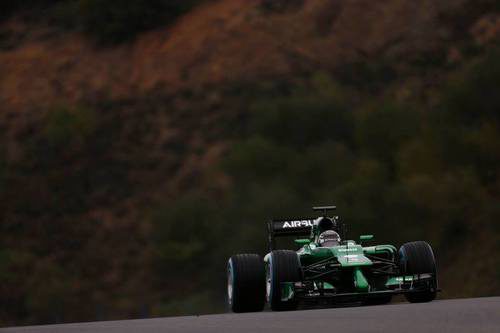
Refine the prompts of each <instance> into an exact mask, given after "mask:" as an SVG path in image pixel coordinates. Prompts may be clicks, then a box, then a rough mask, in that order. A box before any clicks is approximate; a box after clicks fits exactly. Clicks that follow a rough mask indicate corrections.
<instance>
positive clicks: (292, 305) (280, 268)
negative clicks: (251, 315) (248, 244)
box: [266, 250, 302, 311]
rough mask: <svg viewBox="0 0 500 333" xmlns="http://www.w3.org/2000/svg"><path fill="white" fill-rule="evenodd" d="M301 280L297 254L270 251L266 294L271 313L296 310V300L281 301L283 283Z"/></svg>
mask: <svg viewBox="0 0 500 333" xmlns="http://www.w3.org/2000/svg"><path fill="white" fill-rule="evenodd" d="M301 280H302V269H301V266H300V261H299V257H298V255H297V253H296V252H295V251H290V250H275V251H272V252H271V254H270V256H269V260H268V262H267V266H266V283H267V286H266V293H267V299H268V302H269V304H270V306H271V309H272V310H273V311H290V310H295V309H296V308H297V299H296V298H294V297H292V298H291V299H288V300H283V296H284V295H283V286H282V283H283V282H299V281H301Z"/></svg>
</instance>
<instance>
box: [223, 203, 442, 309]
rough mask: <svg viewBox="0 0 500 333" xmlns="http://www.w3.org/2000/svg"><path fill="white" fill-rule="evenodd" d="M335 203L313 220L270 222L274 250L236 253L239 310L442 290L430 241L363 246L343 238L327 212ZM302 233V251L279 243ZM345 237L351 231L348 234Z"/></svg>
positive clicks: (427, 296)
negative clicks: (398, 245) (278, 244)
mask: <svg viewBox="0 0 500 333" xmlns="http://www.w3.org/2000/svg"><path fill="white" fill-rule="evenodd" d="M332 209H335V206H324V207H314V210H316V211H323V215H322V216H320V217H318V218H314V219H289V220H272V221H270V222H269V224H268V227H269V245H270V252H269V253H268V254H266V255H265V257H264V258H262V257H261V256H259V255H258V254H237V255H234V256H232V257H231V258H230V259H229V262H228V268H227V277H228V282H227V292H228V303H229V307H230V308H231V310H232V311H233V312H250V311H262V310H263V308H264V306H265V303H266V301H267V303H269V305H270V308H271V309H272V310H274V311H283V310H294V309H296V308H297V306H298V305H299V304H302V303H304V304H320V305H322V304H338V303H358V304H359V303H361V304H384V303H389V302H390V301H391V298H392V296H393V295H397V294H403V295H404V296H405V297H406V299H407V300H408V301H409V302H412V303H413V302H429V301H432V300H433V299H435V297H436V292H438V291H439V290H438V283H437V274H436V262H435V259H434V254H433V251H432V248H431V246H430V245H429V244H428V243H426V242H423V241H417V242H410V243H406V244H404V245H402V246H401V247H400V248H399V251H398V250H397V249H396V247H394V246H393V245H376V246H363V241H368V240H370V239H372V238H373V236H372V235H362V236H360V237H359V242H355V241H353V240H342V239H341V237H340V235H341V234H342V235H344V236H345V225H344V224H341V223H340V222H339V218H338V216H333V217H328V216H327V212H328V211H330V210H332ZM282 236H295V237H296V238H297V239H295V243H296V244H297V245H298V246H300V249H299V250H298V251H291V250H277V249H275V247H276V238H277V237H282ZM344 238H345V237H344Z"/></svg>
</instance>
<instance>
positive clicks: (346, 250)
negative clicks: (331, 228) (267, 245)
mask: <svg viewBox="0 0 500 333" xmlns="http://www.w3.org/2000/svg"><path fill="white" fill-rule="evenodd" d="M337 251H339V252H356V251H358V249H357V248H355V247H353V248H347V249H345V248H344V249H342V248H340V249H338V250H337Z"/></svg>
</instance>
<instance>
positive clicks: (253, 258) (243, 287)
mask: <svg viewBox="0 0 500 333" xmlns="http://www.w3.org/2000/svg"><path fill="white" fill-rule="evenodd" d="M227 298H228V305H229V308H230V309H231V311H233V312H255V311H262V310H263V309H264V304H265V300H266V275H265V269H264V262H263V260H262V258H261V257H260V256H259V255H258V254H237V255H234V256H232V257H231V258H230V259H229V261H228V265H227Z"/></svg>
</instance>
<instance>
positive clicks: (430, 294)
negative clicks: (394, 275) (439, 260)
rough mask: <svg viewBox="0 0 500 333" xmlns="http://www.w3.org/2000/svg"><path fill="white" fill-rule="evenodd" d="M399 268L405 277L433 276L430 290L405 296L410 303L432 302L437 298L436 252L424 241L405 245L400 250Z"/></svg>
mask: <svg viewBox="0 0 500 333" xmlns="http://www.w3.org/2000/svg"><path fill="white" fill-rule="evenodd" d="M399 266H400V270H401V272H402V273H403V274H405V275H417V274H431V275H432V281H431V283H430V285H429V288H428V290H423V291H418V292H410V293H407V294H405V297H406V299H407V300H408V302H410V303H423V302H430V301H432V300H434V299H435V298H436V289H437V270H436V260H435V258H434V252H433V251H432V248H431V246H430V245H429V244H428V243H426V242H423V241H417V242H410V243H406V244H403V245H402V246H401V248H400V249H399Z"/></svg>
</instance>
